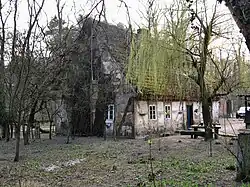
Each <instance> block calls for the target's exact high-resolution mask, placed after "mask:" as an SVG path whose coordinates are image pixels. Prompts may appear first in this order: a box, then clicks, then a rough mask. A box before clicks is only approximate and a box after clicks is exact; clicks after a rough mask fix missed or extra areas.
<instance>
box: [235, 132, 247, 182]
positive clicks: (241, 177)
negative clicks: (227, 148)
mask: <svg viewBox="0 0 250 187" xmlns="http://www.w3.org/2000/svg"><path fill="white" fill-rule="evenodd" d="M249 143H250V131H249V130H245V131H242V132H241V133H240V134H239V136H238V145H237V175H236V181H239V182H242V181H243V182H249V181H250V148H249Z"/></svg>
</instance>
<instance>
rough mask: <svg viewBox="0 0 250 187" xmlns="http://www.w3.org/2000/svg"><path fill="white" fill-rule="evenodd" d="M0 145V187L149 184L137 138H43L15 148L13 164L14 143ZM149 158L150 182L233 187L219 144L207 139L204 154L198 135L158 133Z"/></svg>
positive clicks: (144, 146)
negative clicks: (16, 159)
mask: <svg viewBox="0 0 250 187" xmlns="http://www.w3.org/2000/svg"><path fill="white" fill-rule="evenodd" d="M229 142H233V144H234V145H235V143H236V142H235V141H232V140H230V141H229ZM0 144H1V145H0V147H1V153H0V186H23V187H24V186H39V187H40V186H88V187H90V186H105V187H106V186H153V183H152V182H151V183H150V182H149V180H148V176H149V173H150V167H149V166H150V164H149V162H150V161H149V159H148V158H149V145H148V143H147V141H144V140H143V139H140V140H119V141H117V142H114V141H112V140H108V141H103V140H102V139H97V138H77V139H75V140H74V141H73V142H72V143H71V144H65V138H63V137H54V139H53V140H47V139H43V140H41V141H38V142H33V143H32V144H31V145H29V146H25V147H21V150H22V151H21V160H20V162H19V163H13V162H12V158H13V156H14V155H13V150H14V149H13V148H14V147H13V146H14V145H13V144H14V142H13V141H12V142H9V143H5V142H3V141H2V142H0ZM234 145H229V144H228V146H231V148H233V147H232V146H234ZM159 147H160V150H159ZM152 157H153V159H152V160H153V166H154V172H155V173H156V179H157V180H156V183H157V182H158V183H159V182H160V181H162V184H164V185H163V186H198V185H199V186H200V185H202V186H235V182H234V177H235V171H233V170H232V169H234V168H235V167H234V166H235V159H234V158H233V156H232V155H231V154H230V153H229V152H228V151H227V150H226V149H225V148H224V144H216V143H215V142H213V157H209V146H208V142H205V141H203V140H202V139H200V138H199V139H197V140H193V139H190V137H189V136H186V137H185V136H184V137H183V136H170V137H164V138H160V139H153V145H152ZM49 169H50V170H52V171H48V170H49ZM230 169H231V170H230ZM156 185H157V184H156ZM159 186H160V185H159Z"/></svg>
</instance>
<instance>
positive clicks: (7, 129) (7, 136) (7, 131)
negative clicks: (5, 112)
mask: <svg viewBox="0 0 250 187" xmlns="http://www.w3.org/2000/svg"><path fill="white" fill-rule="evenodd" d="M5 136H6V142H8V141H10V124H6V128H5Z"/></svg>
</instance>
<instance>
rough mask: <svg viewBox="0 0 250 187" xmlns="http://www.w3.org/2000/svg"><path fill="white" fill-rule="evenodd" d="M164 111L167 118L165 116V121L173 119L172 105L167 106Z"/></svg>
mask: <svg viewBox="0 0 250 187" xmlns="http://www.w3.org/2000/svg"><path fill="white" fill-rule="evenodd" d="M168 108H169V109H168ZM166 109H167V110H166ZM164 110H165V116H164V118H165V119H171V118H172V107H171V105H170V104H166V105H165V108H164ZM168 111H169V117H167V115H168V114H167V112H168Z"/></svg>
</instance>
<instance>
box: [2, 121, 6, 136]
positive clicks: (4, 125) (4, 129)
mask: <svg viewBox="0 0 250 187" xmlns="http://www.w3.org/2000/svg"><path fill="white" fill-rule="evenodd" d="M6 125H7V124H6V123H5V124H3V125H2V139H5V137H6V134H5V132H6Z"/></svg>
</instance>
